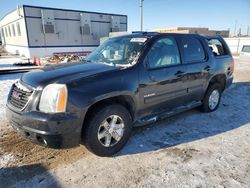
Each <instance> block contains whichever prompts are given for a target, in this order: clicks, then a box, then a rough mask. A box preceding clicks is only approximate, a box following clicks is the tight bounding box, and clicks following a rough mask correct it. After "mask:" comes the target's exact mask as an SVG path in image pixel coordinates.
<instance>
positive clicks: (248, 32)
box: [247, 26, 249, 36]
mask: <svg viewBox="0 0 250 188" xmlns="http://www.w3.org/2000/svg"><path fill="white" fill-rule="evenodd" d="M247 36H249V26H247Z"/></svg>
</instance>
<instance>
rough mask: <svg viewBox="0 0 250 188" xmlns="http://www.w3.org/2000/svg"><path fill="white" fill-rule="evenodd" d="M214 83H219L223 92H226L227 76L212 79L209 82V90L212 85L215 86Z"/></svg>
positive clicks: (217, 75) (216, 76) (217, 76)
mask: <svg viewBox="0 0 250 188" xmlns="http://www.w3.org/2000/svg"><path fill="white" fill-rule="evenodd" d="M214 83H219V84H220V85H221V86H222V88H221V89H222V91H224V89H225V87H226V75H225V74H216V75H214V76H213V77H211V78H210V80H209V82H208V85H207V89H208V88H209V87H210V86H211V85H213V84H214ZM207 89H206V90H207Z"/></svg>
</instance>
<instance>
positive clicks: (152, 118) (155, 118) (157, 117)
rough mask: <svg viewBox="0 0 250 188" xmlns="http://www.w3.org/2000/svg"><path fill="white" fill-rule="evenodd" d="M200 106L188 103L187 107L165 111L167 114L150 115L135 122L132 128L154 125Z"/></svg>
mask: <svg viewBox="0 0 250 188" xmlns="http://www.w3.org/2000/svg"><path fill="white" fill-rule="evenodd" d="M201 104H202V103H201V101H199V102H192V103H190V104H188V105H185V106H180V107H177V108H175V109H173V110H172V111H167V112H163V113H159V114H155V115H152V116H147V117H144V118H142V119H139V120H137V121H136V122H135V124H134V126H135V127H139V126H144V125H147V124H150V123H154V122H156V121H158V120H161V119H165V118H168V117H171V116H173V115H176V114H178V113H180V112H183V111H186V110H190V109H193V108H196V107H198V106H200V105H201Z"/></svg>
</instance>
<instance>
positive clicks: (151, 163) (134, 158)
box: [0, 63, 250, 188]
mask: <svg viewBox="0 0 250 188" xmlns="http://www.w3.org/2000/svg"><path fill="white" fill-rule="evenodd" d="M234 76H235V79H234V83H233V85H232V86H231V87H230V88H229V89H228V90H226V91H225V93H224V95H223V98H222V101H221V105H220V107H219V109H218V110H217V111H216V112H213V113H206V114H204V113H201V112H199V111H198V110H197V109H194V110H190V111H187V112H184V113H182V114H179V115H176V116H174V117H171V118H168V119H166V120H164V121H161V122H157V123H155V124H151V125H148V126H145V127H140V128H136V129H135V130H134V132H133V136H132V137H131V139H130V140H129V142H128V144H127V145H126V146H125V148H124V149H123V150H122V151H121V152H119V153H118V154H117V155H116V156H114V157H110V158H101V157H97V156H95V155H93V154H92V153H90V152H88V151H87V150H86V148H85V147H84V146H82V145H81V146H79V147H76V148H72V149H64V150H53V149H49V148H44V147H42V146H38V145H35V144H32V143H30V142H29V141H27V140H25V139H23V138H22V137H20V136H19V135H18V134H16V133H15V132H14V131H13V130H12V128H11V127H10V125H9V124H8V122H7V121H6V119H5V117H4V106H5V104H4V101H5V100H1V103H0V113H1V115H0V122H1V123H0V125H1V126H0V157H1V158H0V185H1V187H197V188H198V187H232V188H236V187H249V185H250V152H249V149H250V63H249V64H247V63H239V64H238V65H237V66H236V72H235V74H234ZM19 77H20V75H15V76H1V75H0V92H1V93H2V94H1V95H2V96H1V98H6V96H7V93H8V89H9V87H10V85H11V83H13V82H14V81H15V80H16V79H18V78H19Z"/></svg>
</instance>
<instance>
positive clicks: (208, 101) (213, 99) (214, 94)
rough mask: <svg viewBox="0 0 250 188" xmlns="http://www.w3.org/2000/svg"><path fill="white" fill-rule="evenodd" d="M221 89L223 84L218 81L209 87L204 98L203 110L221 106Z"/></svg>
mask: <svg viewBox="0 0 250 188" xmlns="http://www.w3.org/2000/svg"><path fill="white" fill-rule="evenodd" d="M221 91H222V89H221V85H220V84H218V83H215V84H212V85H211V86H210V87H209V88H208V90H207V93H206V95H205V97H204V99H203V100H202V106H201V110H202V111H203V112H212V111H215V110H216V109H217V108H218V107H219V104H220V100H221Z"/></svg>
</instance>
